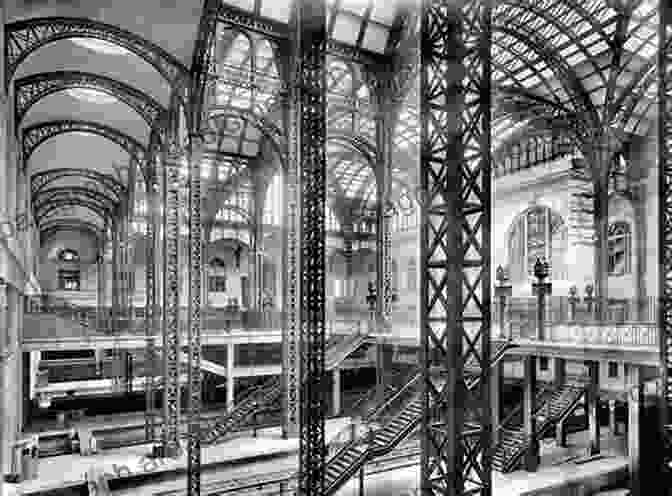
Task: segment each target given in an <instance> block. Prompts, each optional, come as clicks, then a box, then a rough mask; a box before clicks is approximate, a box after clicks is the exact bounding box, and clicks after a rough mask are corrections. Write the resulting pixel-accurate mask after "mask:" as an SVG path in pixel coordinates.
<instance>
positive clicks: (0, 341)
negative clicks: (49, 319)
mask: <svg viewBox="0 0 672 496" xmlns="http://www.w3.org/2000/svg"><path fill="white" fill-rule="evenodd" d="M0 329H1V331H0V419H2V422H0V477H2V478H3V480H2V481H0V484H4V476H5V473H6V472H5V464H6V463H7V462H8V461H9V460H7V459H6V453H7V451H8V450H7V446H8V444H9V436H8V435H7V431H6V427H5V425H6V422H8V420H9V415H8V411H7V408H6V407H5V395H7V394H9V391H5V384H6V382H7V378H6V377H5V375H6V374H7V370H6V367H5V361H6V360H7V356H8V354H9V301H8V299H7V282H6V281H5V280H4V279H2V278H1V277H0Z"/></svg>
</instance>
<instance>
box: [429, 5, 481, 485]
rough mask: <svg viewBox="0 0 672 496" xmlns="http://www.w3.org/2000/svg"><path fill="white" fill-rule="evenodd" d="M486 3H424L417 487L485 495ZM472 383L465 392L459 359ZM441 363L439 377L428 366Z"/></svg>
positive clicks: (462, 371)
mask: <svg viewBox="0 0 672 496" xmlns="http://www.w3.org/2000/svg"><path fill="white" fill-rule="evenodd" d="M490 12H491V7H490V2H489V1H479V0H469V1H464V2H450V1H442V2H437V1H431V0H425V1H424V2H423V10H422V29H421V54H420V57H421V63H420V67H421V75H420V77H421V84H420V95H421V98H420V109H421V111H420V119H419V121H420V126H421V140H420V146H421V149H422V154H421V168H420V176H421V183H422V187H421V190H422V195H423V201H422V202H421V205H422V222H421V226H422V228H421V241H420V249H421V256H420V259H421V274H422V286H421V293H420V294H421V305H422V309H421V320H420V329H421V330H420V332H421V353H422V355H421V358H420V362H421V367H422V373H423V384H424V388H423V396H424V410H425V411H424V415H423V422H422V431H421V432H422V434H421V442H422V448H423V450H422V457H421V489H422V492H423V494H426V495H429V494H436V495H439V494H440V495H451V496H454V495H458V494H460V495H462V494H464V495H466V494H470V495H483V496H486V495H487V496H489V495H490V494H491V493H492V480H491V462H490V459H491V454H490V444H491V437H492V436H491V419H490V415H491V412H490V403H489V401H490V394H489V372H488V369H489V366H490V201H491V200H490V112H491V102H490V99H491V94H490V76H491V75H490V41H491V27H490ZM467 362H471V363H476V364H478V366H479V367H480V369H481V370H482V371H483V373H482V376H481V380H480V381H479V383H478V384H477V385H476V386H475V388H474V390H473V391H472V392H471V393H470V394H467V385H466V377H465V375H464V370H463V364H464V363H467ZM432 366H436V367H439V368H441V371H442V376H443V379H442V380H437V379H436V376H435V375H434V374H433V373H431V367H432Z"/></svg>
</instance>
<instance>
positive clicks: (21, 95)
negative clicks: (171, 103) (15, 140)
mask: <svg viewBox="0 0 672 496" xmlns="http://www.w3.org/2000/svg"><path fill="white" fill-rule="evenodd" d="M75 88H82V89H89V90H96V91H102V92H103V93H106V94H108V95H110V96H112V97H114V98H117V99H119V100H120V101H122V102H123V103H125V104H126V105H128V106H129V107H131V108H132V109H133V110H135V111H136V112H137V113H138V115H140V117H142V119H143V120H144V121H145V122H146V123H147V124H148V125H149V127H150V128H151V127H152V126H153V125H154V124H155V123H156V122H157V121H158V119H159V117H161V115H163V113H164V112H165V109H164V107H163V106H162V105H161V104H160V103H159V102H157V101H156V100H154V99H153V98H152V97H150V96H149V95H146V94H145V93H143V92H142V91H140V90H138V89H135V88H133V87H131V86H129V85H127V84H125V83H122V82H120V81H117V80H115V79H112V78H108V77H106V76H101V75H99V74H92V73H88V72H79V71H56V72H42V73H38V74H31V75H30V76H26V77H24V78H21V79H18V80H17V81H16V82H15V83H14V91H15V98H14V100H15V102H14V116H15V119H16V127H17V129H18V127H19V125H20V124H21V121H22V120H23V118H24V116H25V115H26V113H27V112H28V110H30V108H31V107H32V106H33V105H35V104H36V103H37V102H39V101H40V100H41V99H43V98H45V97H47V96H49V95H51V94H53V93H58V92H60V91H64V90H68V89H75Z"/></svg>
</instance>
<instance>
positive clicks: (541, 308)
mask: <svg viewBox="0 0 672 496" xmlns="http://www.w3.org/2000/svg"><path fill="white" fill-rule="evenodd" d="M550 272H551V271H550V264H549V263H548V262H547V261H546V260H545V259H543V260H542V259H540V258H537V261H536V262H535V263H534V277H536V278H537V282H535V283H532V292H533V293H534V294H535V295H537V340H539V341H543V340H544V317H545V313H546V295H550V294H551V290H552V284H551V282H550V281H548V282H545V280H546V278H547V277H548V276H549V274H550Z"/></svg>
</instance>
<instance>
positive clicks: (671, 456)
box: [658, 1, 672, 487]
mask: <svg viewBox="0 0 672 496" xmlns="http://www.w3.org/2000/svg"><path fill="white" fill-rule="evenodd" d="M659 40H660V41H659V47H660V49H659V54H658V78H659V80H658V105H659V109H658V133H659V136H658V140H659V142H658V153H659V154H660V155H659V164H658V167H659V172H658V181H659V183H658V188H659V195H658V197H659V199H660V200H659V203H658V209H659V210H658V222H659V227H658V229H659V234H658V243H659V246H658V249H659V254H660V257H661V260H660V264H661V266H662V267H661V269H662V270H661V274H660V289H659V293H660V296H659V298H660V302H659V305H660V310H659V311H660V336H661V346H660V354H661V365H662V366H661V369H662V370H661V372H662V374H661V375H662V386H663V387H662V389H663V391H662V393H663V394H662V402H663V404H662V405H661V407H662V408H661V412H662V422H663V426H664V429H665V441H666V446H665V450H664V455H663V460H662V462H663V467H662V471H663V473H664V474H666V475H667V480H666V482H667V483H666V484H665V483H664V484H663V486H667V487H671V486H670V484H669V482H670V476H671V475H672V474H671V472H672V471H671V467H670V463H672V426H671V425H670V424H671V422H670V418H672V75H671V74H670V70H672V12H671V9H670V6H669V4H668V3H667V2H662V1H661V8H660V28H659Z"/></svg>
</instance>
